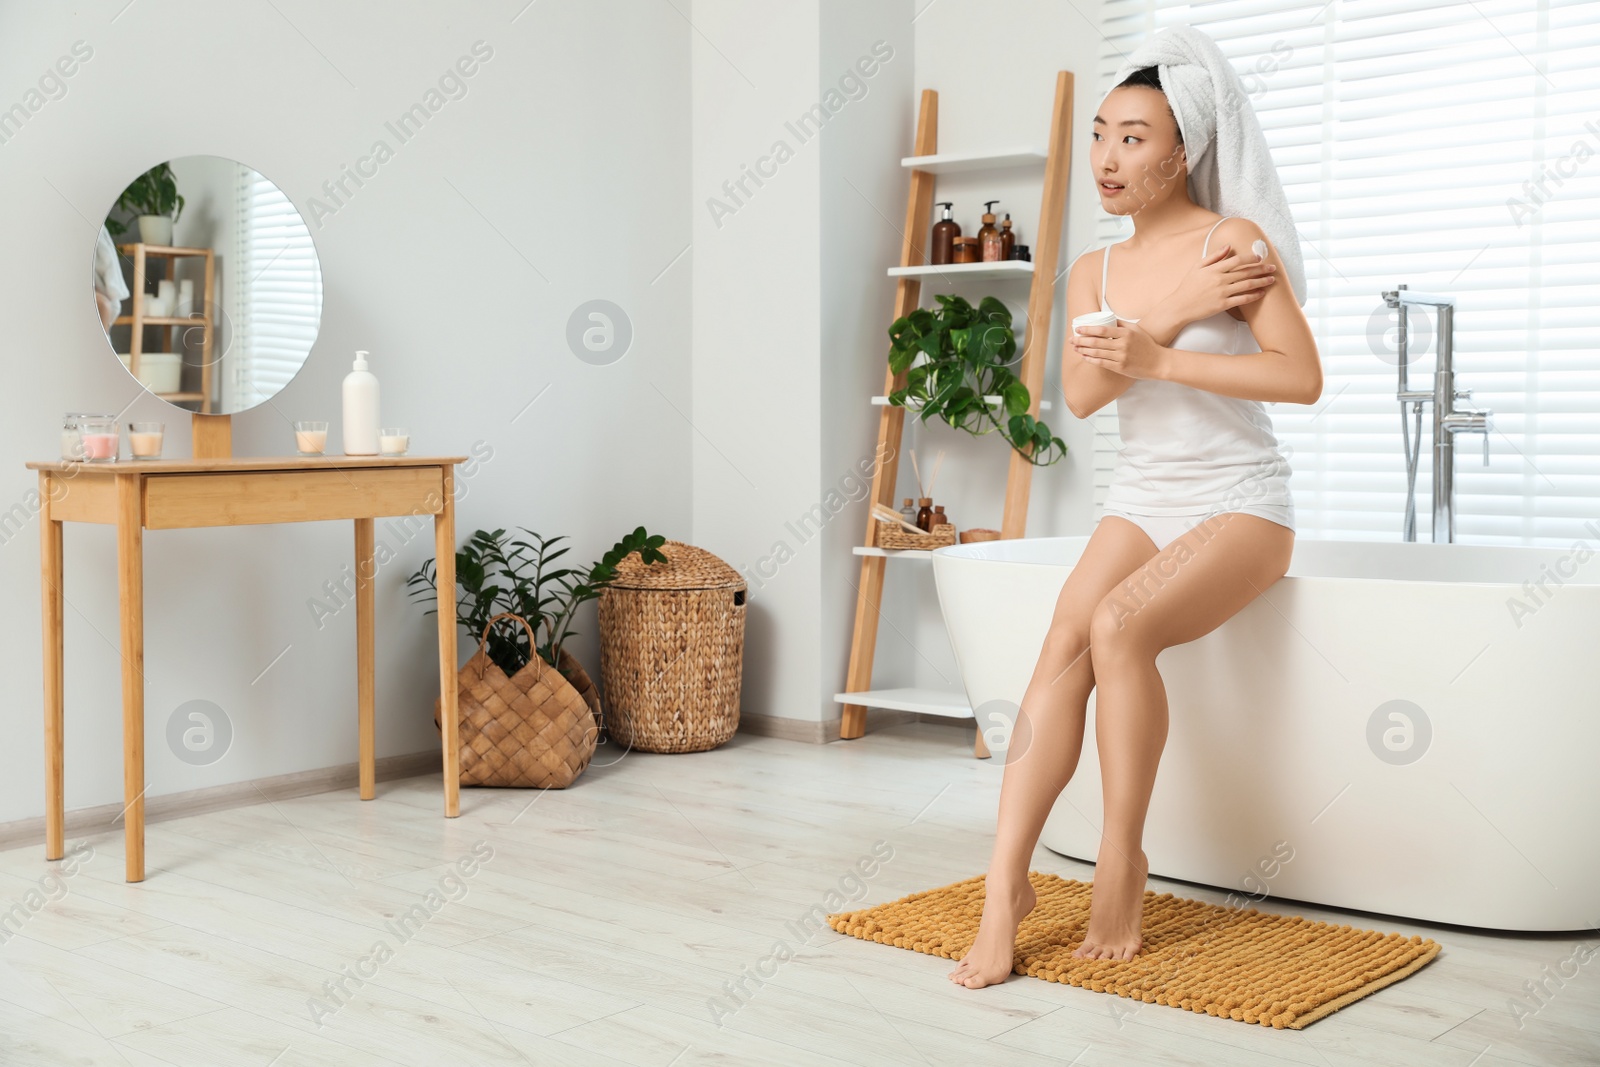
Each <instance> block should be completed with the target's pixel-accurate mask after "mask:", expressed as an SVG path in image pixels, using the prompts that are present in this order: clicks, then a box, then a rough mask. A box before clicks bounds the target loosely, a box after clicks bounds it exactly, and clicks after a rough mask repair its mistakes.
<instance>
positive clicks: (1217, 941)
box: [828, 871, 1439, 1030]
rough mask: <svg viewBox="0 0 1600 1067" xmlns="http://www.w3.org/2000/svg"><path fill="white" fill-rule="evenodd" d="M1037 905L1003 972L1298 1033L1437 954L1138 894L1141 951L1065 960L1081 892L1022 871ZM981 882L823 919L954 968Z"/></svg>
mask: <svg viewBox="0 0 1600 1067" xmlns="http://www.w3.org/2000/svg"><path fill="white" fill-rule="evenodd" d="M1028 881H1029V882H1031V883H1032V884H1033V888H1034V892H1035V893H1037V894H1038V898H1039V903H1038V905H1037V906H1036V907H1035V908H1034V909H1033V911H1032V912H1031V913H1030V914H1029V915H1028V917H1027V918H1026V919H1024V920H1023V921H1022V926H1021V928H1020V929H1019V930H1018V931H1017V949H1016V964H1015V966H1014V967H1013V968H1012V969H1013V971H1014V972H1015V973H1017V974H1021V975H1029V976H1031V977H1034V978H1043V979H1045V980H1046V981H1050V982H1065V983H1066V984H1068V985H1074V986H1078V987H1079V988H1082V989H1090V990H1093V991H1094V992H1096V993H1115V994H1116V995H1117V996H1119V997H1127V998H1130V999H1132V1000H1139V1001H1143V1002H1144V1003H1146V1004H1166V1005H1169V1006H1171V1007H1177V1008H1187V1009H1188V1010H1190V1011H1193V1012H1204V1013H1206V1014H1207V1015H1215V1016H1218V1017H1219V1018H1228V1019H1237V1020H1238V1021H1240V1022H1247V1023H1259V1024H1260V1025H1262V1026H1271V1027H1274V1028H1276V1029H1279V1030H1282V1029H1286V1028H1287V1029H1290V1030H1300V1029H1303V1028H1304V1027H1305V1026H1307V1025H1309V1024H1310V1023H1313V1022H1315V1021H1316V1020H1318V1019H1320V1018H1322V1017H1323V1016H1324V1015H1329V1014H1331V1013H1333V1012H1335V1011H1338V1010H1339V1009H1340V1008H1342V1007H1344V1006H1345V1005H1346V1004H1349V1003H1351V1002H1352V1001H1355V1000H1359V999H1361V998H1362V997H1364V996H1366V995H1367V994H1368V993H1371V992H1373V991H1374V990H1378V989H1382V988H1383V987H1384V986H1386V985H1388V984H1390V983H1391V982H1398V981H1399V980H1400V979H1402V978H1404V977H1406V976H1407V975H1409V974H1411V973H1412V972H1414V971H1416V970H1417V969H1418V968H1420V967H1422V966H1423V965H1424V964H1426V963H1427V962H1428V961H1429V960H1431V959H1433V957H1434V956H1436V955H1438V954H1439V943H1438V942H1437V941H1433V940H1429V939H1426V938H1421V937H1416V936H1412V937H1409V938H1407V937H1404V936H1402V935H1400V934H1380V933H1378V932H1376V931H1373V930H1358V929H1356V928H1354V927H1350V926H1333V925H1331V924H1329V923H1323V922H1313V921H1311V920H1309V919H1302V918H1298V917H1296V916H1292V915H1269V914H1267V913H1265V912H1260V911H1257V910H1256V909H1255V908H1232V907H1225V906H1223V905H1219V904H1204V903H1201V902H1200V901H1197V900H1184V899H1183V898H1181V897H1175V896H1173V895H1172V894H1171V893H1161V894H1159V895H1158V894H1156V893H1153V892H1151V891H1149V890H1146V891H1145V894H1144V928H1143V937H1144V947H1143V948H1142V949H1141V950H1140V952H1139V954H1138V955H1137V956H1135V957H1134V958H1133V959H1131V960H1085V959H1075V958H1073V955H1072V951H1073V949H1075V948H1077V947H1078V945H1080V944H1081V943H1082V942H1083V934H1084V929H1085V927H1086V926H1087V924H1088V922H1089V900H1090V883H1088V882H1078V881H1071V880H1068V879H1064V878H1060V877H1058V876H1056V875H1053V874H1041V873H1040V872H1038V871H1030V872H1028ZM983 885H984V883H983V875H979V876H977V877H976V878H968V879H967V880H966V881H964V882H956V883H955V884H953V885H947V886H945V887H943V888H942V889H929V890H926V891H925V892H921V893H913V894H911V895H910V896H908V897H903V898H901V899H900V900H896V901H892V902H890V903H888V904H879V905H877V906H875V907H871V908H863V909H862V910H860V911H847V912H839V913H837V914H834V915H830V916H828V924H829V925H830V926H832V927H833V928H834V929H835V930H837V931H839V932H840V933H842V934H850V935H851V936H852V937H859V938H861V939H862V940H864V941H876V942H878V943H879V944H884V945H894V946H895V947H897V948H909V949H912V950H913V951H916V952H926V953H928V954H929V955H932V956H943V957H944V958H945V959H952V960H959V959H961V958H962V957H963V956H965V955H966V953H967V950H968V949H969V948H971V947H972V942H973V941H974V940H975V939H976V938H977V936H978V919H979V918H980V916H982V914H983Z"/></svg>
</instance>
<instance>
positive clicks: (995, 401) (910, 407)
mask: <svg viewBox="0 0 1600 1067" xmlns="http://www.w3.org/2000/svg"><path fill="white" fill-rule="evenodd" d="M984 399H985V400H987V401H988V402H989V406H990V407H998V406H999V405H1000V404H1001V403H1002V402H1003V401H1004V399H1005V398H1004V397H998V396H986V397H984ZM872 403H873V404H874V405H875V406H877V407H880V408H882V407H888V406H889V398H888V397H886V396H875V397H873V398H872ZM905 409H906V410H907V411H921V410H922V405H920V404H907V405H905ZM1039 410H1040V411H1049V410H1050V401H1048V400H1041V401H1039Z"/></svg>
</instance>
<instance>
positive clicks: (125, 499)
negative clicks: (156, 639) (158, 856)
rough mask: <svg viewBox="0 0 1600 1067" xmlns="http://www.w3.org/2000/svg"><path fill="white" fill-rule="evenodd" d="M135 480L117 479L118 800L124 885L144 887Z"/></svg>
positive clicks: (140, 538)
mask: <svg viewBox="0 0 1600 1067" xmlns="http://www.w3.org/2000/svg"><path fill="white" fill-rule="evenodd" d="M139 482H140V477H139V475H137V474H131V475H119V476H118V477H117V596H118V599H119V601H120V603H121V606H122V612H121V614H122V619H121V629H122V795H123V799H124V800H125V801H126V802H127V808H126V809H125V810H124V812H123V818H124V819H125V820H126V821H125V824H124V837H125V839H126V850H127V880H128V881H130V882H142V881H144V790H145V784H144V515H143V513H142V511H141V508H140V502H139Z"/></svg>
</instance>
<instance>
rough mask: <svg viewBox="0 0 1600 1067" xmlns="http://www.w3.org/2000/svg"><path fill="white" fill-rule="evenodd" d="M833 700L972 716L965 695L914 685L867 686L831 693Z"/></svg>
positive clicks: (893, 708) (938, 713) (970, 707)
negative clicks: (880, 687) (855, 690)
mask: <svg viewBox="0 0 1600 1067" xmlns="http://www.w3.org/2000/svg"><path fill="white" fill-rule="evenodd" d="M833 699H834V700H836V701H838V702H839V703H840V704H858V705H860V706H862V707H866V708H889V709H890V710H893V711H919V712H921V713H922V714H924V715H943V716H945V717H946V718H950V719H970V718H972V717H973V715H972V705H971V704H969V703H967V694H965V693H961V692H950V691H948V690H945V689H919V688H916V687H914V686H905V687H902V688H899V689H868V690H866V691H864V692H860V693H835V694H833Z"/></svg>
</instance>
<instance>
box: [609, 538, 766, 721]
mask: <svg viewBox="0 0 1600 1067" xmlns="http://www.w3.org/2000/svg"><path fill="white" fill-rule="evenodd" d="M661 552H662V553H663V554H664V555H665V556H666V557H667V559H666V562H657V563H652V564H645V563H644V562H643V561H641V560H640V559H639V557H638V555H637V554H635V555H631V556H629V557H628V558H626V559H625V560H623V561H622V562H621V563H620V564H618V565H617V577H616V579H615V580H614V581H613V582H612V583H611V584H610V585H609V586H607V587H606V589H605V591H604V592H602V593H601V594H600V603H599V615H600V685H601V688H602V690H603V691H604V693H605V703H606V715H605V725H606V730H607V732H608V733H609V734H610V736H611V737H612V738H613V739H614V740H616V741H617V742H618V743H619V744H620V745H622V746H623V747H624V748H637V749H639V750H641V751H644V752H704V751H705V750H707V749H711V748H716V747H717V746H718V745H720V744H722V743H723V742H725V741H727V740H728V739H729V738H730V737H732V736H733V734H734V731H735V730H737V729H738V728H739V679H740V672H741V670H742V668H743V665H744V614H745V603H744V600H745V581H744V579H743V578H741V577H740V576H739V572H738V571H736V570H734V569H733V568H732V567H730V566H728V565H727V564H726V563H724V562H723V561H722V560H720V559H718V558H717V557H716V556H714V555H712V554H711V553H710V552H707V551H706V550H705V549H703V548H696V547H695V546H693V545H687V544H684V543H683V542H682V541H670V540H669V541H667V542H665V543H664V544H662V546H661Z"/></svg>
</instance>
